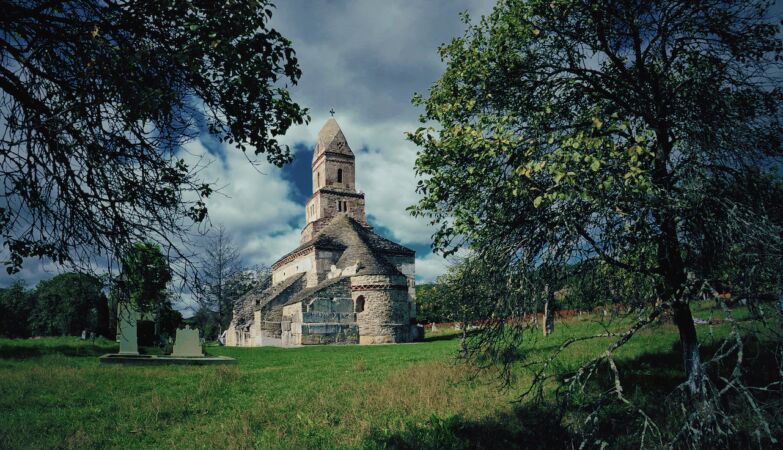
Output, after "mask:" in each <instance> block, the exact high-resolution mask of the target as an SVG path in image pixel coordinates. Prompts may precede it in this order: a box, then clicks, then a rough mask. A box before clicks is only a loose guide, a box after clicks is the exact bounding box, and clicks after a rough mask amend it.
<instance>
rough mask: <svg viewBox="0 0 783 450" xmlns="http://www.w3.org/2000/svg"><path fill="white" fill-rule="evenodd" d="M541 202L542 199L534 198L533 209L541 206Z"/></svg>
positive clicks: (539, 197)
mask: <svg viewBox="0 0 783 450" xmlns="http://www.w3.org/2000/svg"><path fill="white" fill-rule="evenodd" d="M543 201H544V198H543V197H541V196H540V195H539V196H538V197H536V198H535V199H534V200H533V207H534V208H538V207H539V206H541V202H543Z"/></svg>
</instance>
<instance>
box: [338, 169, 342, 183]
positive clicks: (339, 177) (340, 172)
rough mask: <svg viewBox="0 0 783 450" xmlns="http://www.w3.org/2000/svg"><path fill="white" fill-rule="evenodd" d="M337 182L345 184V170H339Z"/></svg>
mask: <svg viewBox="0 0 783 450" xmlns="http://www.w3.org/2000/svg"><path fill="white" fill-rule="evenodd" d="M337 182H338V183H342V182H343V169H337Z"/></svg>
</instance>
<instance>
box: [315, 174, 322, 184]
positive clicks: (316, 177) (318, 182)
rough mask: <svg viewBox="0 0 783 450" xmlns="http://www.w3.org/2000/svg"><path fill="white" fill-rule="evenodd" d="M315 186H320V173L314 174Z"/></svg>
mask: <svg viewBox="0 0 783 450" xmlns="http://www.w3.org/2000/svg"><path fill="white" fill-rule="evenodd" d="M315 187H321V174H320V173H317V174H315Z"/></svg>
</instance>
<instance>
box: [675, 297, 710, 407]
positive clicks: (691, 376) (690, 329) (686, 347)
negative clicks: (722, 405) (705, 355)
mask: <svg viewBox="0 0 783 450" xmlns="http://www.w3.org/2000/svg"><path fill="white" fill-rule="evenodd" d="M672 310H673V312H674V323H675V324H676V325H677V329H678V331H679V332H680V346H681V347H682V363H683V367H684V369H685V376H686V380H685V382H686V386H687V387H688V392H689V393H690V394H691V395H695V396H699V395H701V394H703V393H704V389H703V388H704V369H703V367H702V365H701V355H700V354H699V337H698V335H697V334H696V326H695V325H694V323H693V316H692V315H691V308H690V306H688V304H687V303H685V302H676V303H675V304H674V305H673V306H672Z"/></svg>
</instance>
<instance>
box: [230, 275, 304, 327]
mask: <svg viewBox="0 0 783 450" xmlns="http://www.w3.org/2000/svg"><path fill="white" fill-rule="evenodd" d="M304 276H305V273H304V272H300V273H297V274H296V275H293V276H290V277H288V278H286V279H285V280H283V281H282V282H280V283H277V284H274V285H272V286H269V287H266V288H264V289H253V290H251V291H250V292H248V293H247V294H245V295H243V296H242V297H240V298H239V299H238V300H237V303H236V305H235V307H234V317H236V327H237V328H238V329H239V328H242V327H243V326H245V325H247V324H249V323H251V322H252V321H253V311H255V310H256V309H258V308H263V307H265V306H266V305H268V304H269V303H271V302H272V301H273V300H274V299H275V298H277V297H278V296H279V295H280V294H283V293H284V292H286V291H288V290H289V289H290V288H292V287H293V288H294V289H296V288H297V286H295V285H297V284H298V283H297V281H299V280H301V279H302V278H303V277H304Z"/></svg>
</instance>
